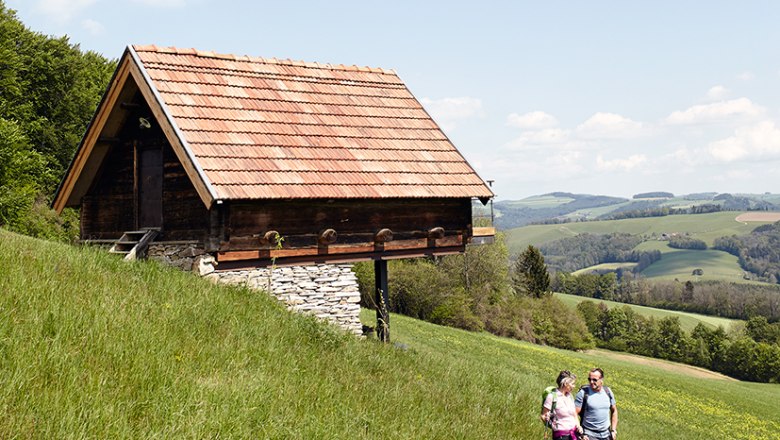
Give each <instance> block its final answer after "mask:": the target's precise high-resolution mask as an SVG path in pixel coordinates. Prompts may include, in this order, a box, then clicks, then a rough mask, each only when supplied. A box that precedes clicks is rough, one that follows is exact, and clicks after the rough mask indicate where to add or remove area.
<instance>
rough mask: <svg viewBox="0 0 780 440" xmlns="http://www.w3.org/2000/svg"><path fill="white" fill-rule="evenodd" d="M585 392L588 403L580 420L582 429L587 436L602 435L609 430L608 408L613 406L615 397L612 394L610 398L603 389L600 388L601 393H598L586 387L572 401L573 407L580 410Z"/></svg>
mask: <svg viewBox="0 0 780 440" xmlns="http://www.w3.org/2000/svg"><path fill="white" fill-rule="evenodd" d="M585 392H587V393H588V401H587V403H586V405H585V409H584V410H583V411H585V416H584V417H583V418H582V429H583V430H584V431H585V434H586V435H589V436H591V435H592V436H599V435H603V434H604V433H605V432H608V431H609V428H610V423H609V422H610V411H609V408H610V407H611V406H612V405H615V395H614V394H612V398H610V397H609V396H608V395H607V391H606V390H605V389H604V387H601V391H599V392H598V393H597V392H595V391H593V388H591V387H587V388H585V389H584V390H583V389H581V390H580V391H579V392H578V393H577V397H576V398H575V399H574V406H576V407H577V408H582V398H583V396H584V395H585V394H584V393H585ZM610 394H611V393H610ZM580 414H582V412H580Z"/></svg>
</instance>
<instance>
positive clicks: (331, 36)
mask: <svg viewBox="0 0 780 440" xmlns="http://www.w3.org/2000/svg"><path fill="white" fill-rule="evenodd" d="M5 1H6V5H7V6H8V7H10V8H11V9H15V10H16V11H17V13H18V17H19V18H20V19H21V20H22V21H23V22H24V23H25V24H26V25H27V26H28V27H30V28H31V29H33V30H35V31H38V32H42V33H44V34H48V35H55V36H62V35H68V36H69V37H70V40H71V42H72V43H77V44H79V45H80V46H81V48H82V49H84V50H93V51H96V52H99V53H102V54H103V55H105V56H106V57H109V58H118V57H119V56H120V55H121V54H122V51H123V50H124V48H125V46H127V45H128V44H156V45H158V46H177V47H194V48H197V49H201V50H213V51H216V52H220V53H233V54H239V55H243V54H247V55H254V56H261V57H268V58H271V57H276V58H290V59H295V60H304V61H318V62H323V63H335V64H356V65H365V66H372V67H383V68H392V69H395V71H396V72H397V73H398V74H399V76H400V77H401V78H402V79H403V80H404V81H405V82H406V84H407V86H408V87H409V89H410V90H411V91H412V93H413V94H414V95H415V96H416V97H417V98H418V99H419V100H420V101H421V102H422V103H423V105H424V106H425V107H426V109H427V110H428V111H429V113H431V115H432V116H433V117H434V119H435V120H436V121H437V122H438V123H439V125H441V126H442V128H443V129H444V130H445V132H446V133H447V135H448V136H449V137H450V139H451V140H452V141H453V143H454V144H455V145H456V146H457V147H458V148H459V149H460V150H461V152H462V153H463V154H464V156H465V157H466V159H467V160H468V161H469V162H470V163H471V164H472V165H473V166H474V167H475V168H476V169H477V171H478V172H479V174H480V176H482V178H483V179H492V180H495V184H494V190H495V192H496V193H497V195H498V197H499V200H501V199H503V200H507V199H519V198H523V197H526V196H530V195H534V194H542V193H546V192H551V191H568V192H575V193H593V194H607V195H617V196H631V195H633V194H636V193H639V192H647V191H670V192H673V193H675V194H686V193H693V192H702V191H716V192H732V193H739V192H752V193H759V192H760V193H763V192H766V191H770V192H774V193H777V192H780V26H778V23H780V2H776V1H751V0H743V1H741V2H736V1H730V2H726V1H685V0H677V1H665V0H656V1H645V2H628V1H588V2H584V1H568V2H563V1H544V2H541V1H540V2H530V1H512V2H510V1H489V0H487V1H481V2H462V1H421V0H417V1H406V0H400V1H393V2H376V1H370V0H362V1H338V0H332V1H328V2H324V1H322V2H315V1H274V2H269V1H264V0H253V1H243V0H221V1H216V0H5Z"/></svg>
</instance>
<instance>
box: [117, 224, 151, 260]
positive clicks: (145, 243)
mask: <svg viewBox="0 0 780 440" xmlns="http://www.w3.org/2000/svg"><path fill="white" fill-rule="evenodd" d="M159 234H160V231H159V230H158V229H145V230H142V231H127V232H125V233H124V234H122V236H121V237H120V238H119V240H117V241H115V242H114V244H113V245H112V246H111V249H109V250H108V252H110V253H112V254H121V255H124V259H125V260H128V261H130V260H136V259H140V258H145V257H146V250H147V249H148V248H149V243H151V242H152V241H154V239H155V238H157V236H158V235H159Z"/></svg>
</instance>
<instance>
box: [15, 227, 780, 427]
mask: <svg viewBox="0 0 780 440" xmlns="http://www.w3.org/2000/svg"><path fill="white" fill-rule="evenodd" d="M0 260H1V261H2V262H3V263H2V267H0V292H2V295H1V296H0V405H2V411H0V437H2V438H5V437H23V438H46V439H49V438H84V437H89V438H183V437H186V438H216V437H220V438H294V439H310V438H329V439H341V438H343V439H347V438H349V439H355V438H357V439H364V438H365V439H368V438H371V439H376V438H380V439H384V438H387V439H390V438H393V439H396V438H420V439H423V438H424V439H439V438H441V439H445V438H447V439H450V438H462V439H472V438H473V439H488V438H490V439H496V438H498V439H509V438H540V437H541V436H542V432H543V431H542V426H541V424H540V423H539V422H538V420H537V414H538V410H539V396H540V392H541V390H542V389H543V388H544V387H545V386H547V385H548V384H550V383H552V381H553V380H554V377H555V374H556V372H557V371H558V370H560V369H562V368H568V369H572V370H573V371H576V372H577V373H578V374H579V376H580V378H582V377H584V376H585V372H586V370H587V369H588V368H589V367H591V366H593V365H595V364H598V365H600V366H602V367H603V368H605V369H606V371H607V382H608V383H609V384H610V385H611V386H612V387H613V389H614V390H615V393H616V396H617V398H618V401H619V405H620V408H621V412H620V420H621V423H620V431H621V436H622V437H624V438H644V437H650V438H685V439H699V438H701V439H705V438H711V437H712V427H713V426H717V428H718V432H729V433H730V437H731V438H736V439H752V438H756V439H758V438H771V437H772V436H774V435H776V433H777V432H780V414H779V413H778V412H777V410H776V409H775V407H774V405H768V404H766V402H774V401H777V400H778V399H779V398H780V386H778V385H768V384H752V383H742V382H737V381H726V380H713V379H697V378H694V377H692V376H689V375H686V374H685V373H684V372H676V371H671V372H670V371H666V370H660V369H657V368H653V367H650V366H646V365H638V364H635V363H633V362H628V361H625V360H620V359H606V358H605V357H604V356H599V355H589V354H584V353H574V352H567V351H562V350H555V349H550V348H545V347H540V346H535V345H531V344H527V343H521V342H517V341H512V340H507V339H501V338H496V337H493V336H490V335H487V334H481V333H467V332H463V331H458V330H453V329H448V328H442V327H438V326H435V325H431V324H426V323H423V322H419V321H415V320H412V319H408V318H404V317H401V316H397V315H394V316H393V317H392V320H391V335H392V337H393V339H394V340H395V341H397V342H398V343H399V344H400V345H399V346H394V345H389V346H385V345H381V344H378V343H376V342H375V341H373V340H358V339H357V338H354V337H350V336H345V335H342V334H341V333H340V332H338V331H335V330H333V329H331V328H330V327H328V326H326V325H324V324H321V323H319V322H316V321H314V320H313V319H311V318H306V317H302V316H298V315H293V314H291V313H289V312H287V311H286V310H285V309H284V308H283V307H282V306H280V305H279V304H278V303H277V302H276V300H273V299H271V298H270V297H268V296H266V295H265V294H262V293H257V292H251V291H248V290H246V289H243V288H237V287H226V286H214V285H211V284H210V283H208V282H204V281H203V280H199V279H197V278H194V277H193V276H191V275H189V274H184V273H179V272H177V271H174V270H170V269H166V268H162V267H160V266H158V265H157V264H154V263H132V264H127V263H124V262H121V261H119V260H118V259H116V258H114V257H113V256H110V255H107V254H105V253H101V252H98V251H95V250H91V249H76V248H72V247H68V246H64V245H58V244H52V243H44V242H40V241H36V240H33V239H29V238H25V237H20V236H17V235H13V234H10V233H7V232H5V231H2V230H0ZM391 276H392V274H391ZM369 315H370V313H369ZM580 382H582V380H581V379H580Z"/></svg>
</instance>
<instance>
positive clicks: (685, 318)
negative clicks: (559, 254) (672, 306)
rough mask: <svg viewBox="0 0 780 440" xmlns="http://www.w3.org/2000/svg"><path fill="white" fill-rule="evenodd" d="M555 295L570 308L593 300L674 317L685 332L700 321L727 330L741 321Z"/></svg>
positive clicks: (661, 316)
mask: <svg viewBox="0 0 780 440" xmlns="http://www.w3.org/2000/svg"><path fill="white" fill-rule="evenodd" d="M555 297H556V298H558V299H560V300H561V301H563V303H564V304H566V305H568V306H570V307H572V308H574V307H577V304H579V303H581V302H582V301H593V302H595V303H604V305H606V306H607V307H609V308H613V307H623V306H627V307H630V308H631V310H633V311H635V312H636V313H637V314H639V315H642V316H647V317H652V318H655V319H661V318H668V317H676V318H678V319H679V320H680V327H682V329H683V330H685V331H686V332H690V331H691V330H693V328H694V327H696V326H697V325H698V324H699V323H702V324H704V325H706V326H707V327H709V328H711V329H714V328H717V327H718V326H722V327H723V329H724V330H726V331H728V330H729V328H731V325H732V324H734V323H738V322H743V321H740V320H738V319H728V318H721V317H717V316H707V315H699V314H697V313H687V312H679V311H676V310H663V309H656V308H653V307H645V306H638V305H634V304H625V303H620V302H615V301H606V300H602V299H596V298H586V297H583V296H576V295H568V294H565V293H556V294H555Z"/></svg>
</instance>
